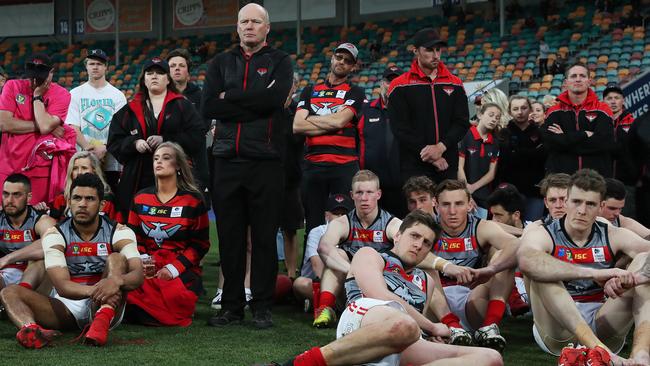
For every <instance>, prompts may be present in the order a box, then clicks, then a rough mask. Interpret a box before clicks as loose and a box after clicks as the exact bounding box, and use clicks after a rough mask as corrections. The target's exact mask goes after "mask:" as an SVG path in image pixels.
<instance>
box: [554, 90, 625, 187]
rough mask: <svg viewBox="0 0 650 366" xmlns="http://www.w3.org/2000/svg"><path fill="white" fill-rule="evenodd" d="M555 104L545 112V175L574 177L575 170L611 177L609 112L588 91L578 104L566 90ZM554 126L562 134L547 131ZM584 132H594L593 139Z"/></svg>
mask: <svg viewBox="0 0 650 366" xmlns="http://www.w3.org/2000/svg"><path fill="white" fill-rule="evenodd" d="M557 100H558V103H557V104H556V105H554V106H553V107H551V108H549V109H548V111H547V112H546V120H545V121H544V125H543V126H542V129H541V131H542V139H543V141H544V146H545V147H546V149H547V151H548V159H547V160H546V171H547V173H567V174H573V173H574V172H575V171H576V170H579V169H583V168H589V169H594V170H596V171H597V172H598V173H600V174H601V175H602V176H604V177H611V176H612V152H613V151H614V149H615V148H616V145H615V141H614V124H613V122H612V111H611V109H609V106H608V105H607V104H605V103H603V102H601V101H600V100H598V96H597V95H596V93H595V92H594V91H593V90H591V89H588V91H587V97H586V98H585V100H584V101H583V102H582V104H580V105H575V104H573V103H572V102H571V100H570V99H569V93H568V91H565V92H564V93H562V94H560V96H559V97H557ZM553 124H556V125H558V126H559V127H560V128H561V129H562V132H563V133H561V134H556V133H553V132H551V131H549V129H548V128H549V127H550V126H551V125H553ZM587 131H591V132H593V135H592V136H588V135H587V133H586V132H587Z"/></svg>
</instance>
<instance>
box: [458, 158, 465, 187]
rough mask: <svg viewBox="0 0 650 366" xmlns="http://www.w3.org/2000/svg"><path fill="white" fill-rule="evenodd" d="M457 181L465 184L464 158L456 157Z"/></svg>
mask: <svg viewBox="0 0 650 366" xmlns="http://www.w3.org/2000/svg"><path fill="white" fill-rule="evenodd" d="M457 177H458V180H459V181H461V182H467V176H466V175H465V157H464V156H459V157H458V173H457Z"/></svg>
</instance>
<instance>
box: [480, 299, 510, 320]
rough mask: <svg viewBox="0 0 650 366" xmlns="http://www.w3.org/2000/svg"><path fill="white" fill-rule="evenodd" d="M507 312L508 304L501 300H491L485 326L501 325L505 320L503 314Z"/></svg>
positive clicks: (486, 313)
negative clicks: (502, 320)
mask: <svg viewBox="0 0 650 366" xmlns="http://www.w3.org/2000/svg"><path fill="white" fill-rule="evenodd" d="M505 310H506V303H505V302H503V301H501V300H490V302H488V306H487V311H486V312H485V320H483V326H486V325H490V324H497V325H498V324H499V323H500V322H501V319H503V312H504V311H505Z"/></svg>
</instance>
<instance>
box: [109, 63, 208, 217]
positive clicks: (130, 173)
mask: <svg viewBox="0 0 650 366" xmlns="http://www.w3.org/2000/svg"><path fill="white" fill-rule="evenodd" d="M202 139H204V131H203V121H202V120H201V117H200V116H199V114H198V112H197V111H196V109H195V108H194V106H193V105H192V102H190V101H189V100H187V99H185V98H184V97H183V95H182V94H180V93H179V92H178V90H177V89H176V86H175V85H174V83H173V80H172V78H171V75H170V73H169V65H168V64H167V62H166V61H165V60H162V59H160V58H159V57H154V58H152V59H149V60H147V61H146V62H145V63H144V67H143V69H142V74H141V75H140V80H139V82H138V92H137V93H136V95H135V97H134V98H133V100H131V101H130V102H129V103H128V104H127V105H125V106H124V107H122V109H120V110H119V111H118V112H117V113H116V114H115V116H113V123H111V127H110V131H109V136H108V145H107V146H108V151H109V152H110V153H111V154H113V156H115V158H116V159H117V160H118V161H119V162H120V163H122V164H123V165H124V170H123V172H122V177H121V178H120V183H119V185H118V190H117V192H115V194H116V195H117V209H118V210H119V213H120V214H121V218H122V220H125V221H126V219H127V218H128V215H129V209H130V208H131V202H132V201H133V196H135V194H136V192H138V191H139V190H141V189H143V188H147V187H150V186H152V185H154V183H155V179H154V172H153V163H152V162H153V160H152V159H153V152H154V150H155V149H156V148H157V147H158V146H159V145H160V144H161V143H163V142H164V141H174V142H177V143H178V144H179V145H181V147H182V148H183V150H184V151H186V153H187V154H188V155H189V156H193V155H194V154H196V153H197V152H198V149H199V148H200V147H201V146H202V144H201V140H202Z"/></svg>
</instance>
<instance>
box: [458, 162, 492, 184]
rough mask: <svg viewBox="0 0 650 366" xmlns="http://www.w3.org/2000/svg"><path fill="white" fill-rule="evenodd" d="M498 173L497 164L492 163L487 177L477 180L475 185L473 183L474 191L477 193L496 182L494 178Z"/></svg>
mask: <svg viewBox="0 0 650 366" xmlns="http://www.w3.org/2000/svg"><path fill="white" fill-rule="evenodd" d="M458 160H459V162H458V164H459V166H460V159H458ZM496 171H497V162H496V161H493V162H491V163H490V168H489V169H488V172H487V173H485V175H484V176H482V177H481V179H479V180H477V181H476V182H474V183H471V185H472V190H474V191H477V190H478V189H479V188H481V187H483V186H485V185H487V184H490V182H492V181H493V180H494V177H495V175H496Z"/></svg>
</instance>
